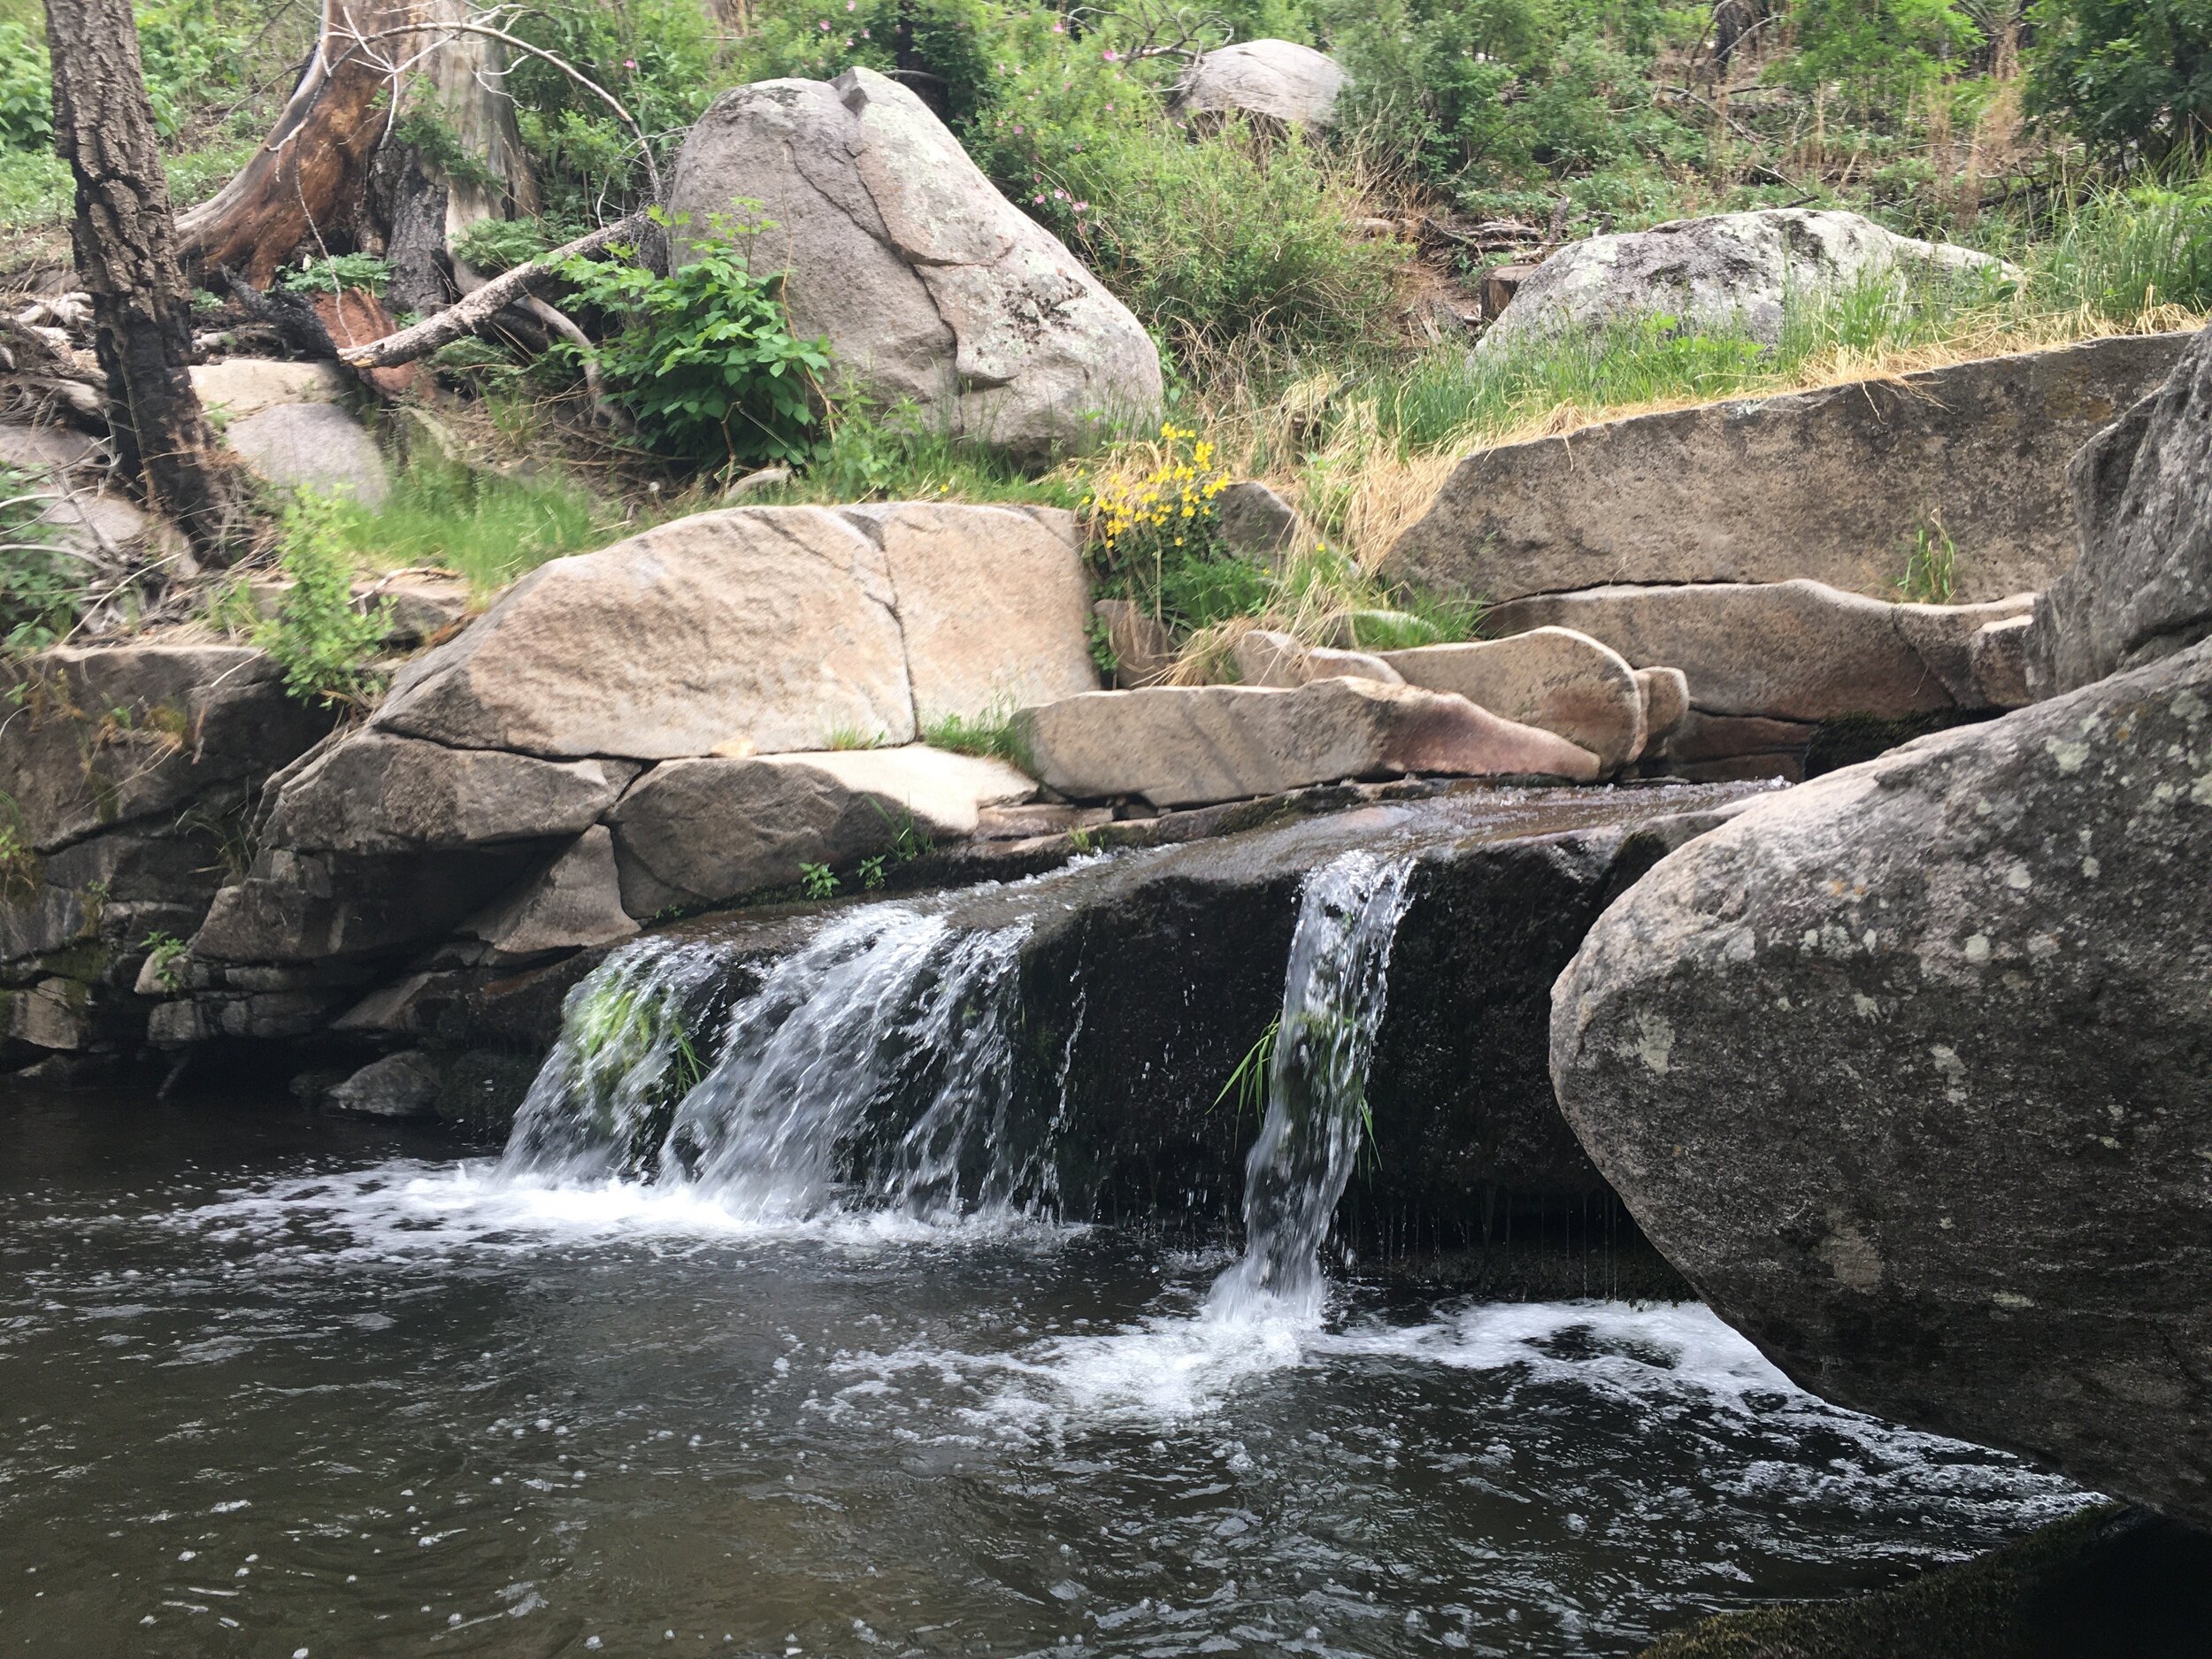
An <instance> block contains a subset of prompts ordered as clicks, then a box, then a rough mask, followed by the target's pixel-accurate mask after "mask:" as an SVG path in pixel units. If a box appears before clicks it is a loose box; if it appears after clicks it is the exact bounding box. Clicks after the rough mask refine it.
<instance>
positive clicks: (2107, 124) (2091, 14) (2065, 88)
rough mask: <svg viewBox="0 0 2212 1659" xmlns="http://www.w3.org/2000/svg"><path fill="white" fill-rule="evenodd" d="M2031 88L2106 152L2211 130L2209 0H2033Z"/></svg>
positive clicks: (2165, 143)
mask: <svg viewBox="0 0 2212 1659" xmlns="http://www.w3.org/2000/svg"><path fill="white" fill-rule="evenodd" d="M2030 17H2031V18H2032V20H2033V23H2034V26H2035V36H2034V44H2033V46H2032V49H2031V52H2030V56H2029V64H2030V82H2029V89H2030V94H2031V97H2032V104H2033V105H2034V107H2035V108H2037V109H2038V110H2039V111H2042V112H2044V113H2047V114H2055V115H2058V116H2060V117H2062V118H2063V119H2065V120H2066V121H2067V122H2068V123H2069V124H2070V126H2071V127H2073V128H2074V129H2075V130H2076V131H2077V132H2078V133H2080V134H2081V135H2082V136H2083V137H2084V138H2085V139H2087V140H2088V141H2089V142H2091V143H2092V144H2094V145H2096V146H2098V147H2099V148H2101V149H2102V150H2106V151H2107V152H2108V153H2113V154H2123V153H2124V152H2125V151H2127V150H2129V149H2131V148H2139V149H2140V150H2142V151H2143V153H2144V154H2145V155H2146V156H2147V157H2149V158H2150V159H2152V160H2154V161H2155V160H2159V159H2162V158H2163V157H2167V156H2169V155H2171V154H2173V153H2175V152H2177V151H2184V152H2191V153H2194V152H2199V151H2201V150H2202V149H2203V147H2204V143H2205V141H2206V140H2207V139H2208V138H2212V0H2035V4H2033V6H2032V8H2031V11H2030Z"/></svg>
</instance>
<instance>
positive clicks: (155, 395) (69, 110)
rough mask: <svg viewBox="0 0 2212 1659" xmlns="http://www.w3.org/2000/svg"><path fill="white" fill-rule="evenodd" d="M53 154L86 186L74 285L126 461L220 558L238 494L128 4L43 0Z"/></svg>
mask: <svg viewBox="0 0 2212 1659" xmlns="http://www.w3.org/2000/svg"><path fill="white" fill-rule="evenodd" d="M46 38H47V50H48V52H49V54H50V57H51V58H52V60H53V77H54V148H55V150H56V152H57V153H58V155H59V156H60V157H61V158H62V159H63V160H64V161H65V162H67V163H68V164H69V169H70V172H71V173H72V174H73V176H74V177H75V180H76V184H77V215H76V221H75V225H74V228H73V241H74V244H75V250H76V258H77V273H78V280H80V281H81V282H82V283H83V284H84V286H85V289H86V291H87V292H88V294H90V295H91V296H92V317H93V329H94V349H95V352H96V355H97V356H98V357H99V361H100V367H101V369H102V370H103V371H104V373H106V375H107V380H108V405H109V421H110V425H111V427H112V429H113V442H114V447H115V453H116V459H117V462H118V463H119V465H120V466H121V468H122V470H123V472H124V474H125V475H126V476H127V477H130V478H134V479H135V480H138V481H139V484H140V487H141V488H142V490H143V491H144V493H145V495H146V500H147V504H148V505H149V506H150V507H153V508H154V509H156V510H157V511H161V512H165V513H166V514H168V515H169V516H170V517H171V518H173V519H175V521H176V522H177V524H178V526H180V528H181V529H182V530H183V531H184V533H185V534H186V535H187V537H188V538H189V539H190V541H191V543H192V546H193V548H194V549H195V550H196V551H198V552H200V553H202V554H203V555H206V556H210V557H213V558H215V559H217V560H220V559H221V558H222V556H223V552H224V549H225V548H226V545H227V543H228V541H230V538H231V535H232V534H233V531H234V524H235V520H236V517H237V512H238V509H239V506H240V504H241V502H242V492H241V491H240V489H239V488H238V484H237V480H236V474H235V472H234V471H233V470H232V468H231V467H230V465H229V464H228V463H227V460H226V459H225V457H223V455H222V453H221V451H220V450H219V448H218V447H217V444H216V441H215V434H214V431H213V429H212V428H211V426H209V425H208V421H207V416H206V413H205V411H203V410H202V409H201V407H200V400H199V397H198V395H197V394H196V393H195V392H194V391H193V389H192V377H191V374H190V373H189V368H190V364H191V360H192V310H191V293H190V290H189V289H188V288H186V286H185V281H184V275H183V272H182V271H181V269H180V266H179V265H178V260H177V238H176V225H175V221H174V219H173V218H172V216H171V214H170V211H169V186H168V181H167V180H166V178H165V175H164V174H163V173H162V167H161V151H160V150H159V148H158V146H157V144H156V142H155V138H154V114H153V107H152V105H151V104H150V103H149V102H148V100H147V96H146V81H145V77H144V74H143V72H142V70H141V68H140V65H139V59H138V26H137V23H136V21H135V20H134V18H133V17H132V14H131V5H130V0H46Z"/></svg>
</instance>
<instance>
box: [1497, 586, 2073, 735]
mask: <svg viewBox="0 0 2212 1659" xmlns="http://www.w3.org/2000/svg"><path fill="white" fill-rule="evenodd" d="M2032 605H2033V600H2032V597H2031V596H2029V595H2019V596H2016V597H2015V598H2012V599H2007V600H2001V601H1997V602H1995V603H1988V604H1975V605H1899V604H1885V603H1882V602H1881V601H1879V600H1877V599H1869V598H1867V597H1865V596H1864V595H1860V594H1850V593H1844V592H1841V591H1839V589H1836V588H1830V587H1828V586H1826V585H1825V584H1824V583H1821V582H1814V581H1789V582H1770V583H1761V584H1756V585H1742V584H1733V583H1714V584H1709V585H1705V586H1699V587H1685V588H1642V587H1628V586H1615V587H1606V588H1591V589H1588V590H1586V591H1585V592H1580V593H1565V594H1547V595H1539V596H1537V597H1533V598H1528V599H1517V600H1514V601H1513V602H1512V603H1509V604H1503V605H1500V606H1498V607H1497V609H1495V610H1494V611H1491V612H1490V613H1489V618H1488V620H1489V622H1490V624H1491V626H1494V627H1496V628H1498V629H1500V630H1501V631H1507V632H1521V631H1524V630H1526V629H1530V628H1534V627H1540V626H1556V627H1565V628H1571V629H1574V630H1575V631H1576V632H1578V633H1580V634H1588V635H1589V636H1590V637H1592V638H1593V639H1596V640H1600V641H1603V642H1604V643H1605V644H1607V645H1609V646H1610V647H1612V649H1614V650H1616V651H1617V652H1618V653H1619V654H1620V655H1621V656H1622V657H1625V658H1626V659H1627V660H1628V661H1629V662H1630V663H1632V664H1635V665H1636V666H1637V667H1639V668H1643V667H1662V666H1663V667H1668V668H1678V669H1680V670H1681V671H1682V672H1683V673H1684V674H1685V675H1686V676H1687V677H1688V682H1689V694H1690V702H1691V703H1692V705H1693V706H1694V707H1695V708H1697V709H1699V710H1703V711H1704V712H1706V713H1709V714H1755V715H1762V716H1765V717H1767V718H1772V719H1785V720H1803V721H1819V720H1831V719H1838V718H1843V717H1845V716H1848V715H1870V716H1873V717H1875V718H1881V719H1900V718H1905V717H1907V716H1910V715H1916V714H1928V713H1933V712H1935V711H1938V710H1946V709H1974V708H1986V707H1989V706H1991V704H1990V702H1989V700H1988V699H1987V698H1986V697H1985V695H1983V694H1982V692H1981V690H1980V688H1979V687H1977V686H1976V685H1975V683H1974V680H1973V671H1972V665H1971V657H1970V651H1971V647H1970V641H1971V640H1972V638H1973V636H1974V634H1976V633H1977V632H1978V631H1979V630H1980V629H1981V628H1982V627H1983V626H1985V625H1986V624H1988V623H1991V622H1997V621H2001V620H2003V619H2005V618H2008V617H2017V616H2024V615H2026V614H2027V613H2028V612H2029V611H2030V610H2031V609H2032Z"/></svg>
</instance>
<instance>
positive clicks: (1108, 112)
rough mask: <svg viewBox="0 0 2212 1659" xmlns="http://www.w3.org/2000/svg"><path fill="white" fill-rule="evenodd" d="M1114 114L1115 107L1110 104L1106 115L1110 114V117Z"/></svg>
mask: <svg viewBox="0 0 2212 1659" xmlns="http://www.w3.org/2000/svg"><path fill="white" fill-rule="evenodd" d="M1113 112H1114V106H1113V105H1112V104H1108V105H1107V106H1106V113H1107V114H1109V115H1111V114H1112V113H1113Z"/></svg>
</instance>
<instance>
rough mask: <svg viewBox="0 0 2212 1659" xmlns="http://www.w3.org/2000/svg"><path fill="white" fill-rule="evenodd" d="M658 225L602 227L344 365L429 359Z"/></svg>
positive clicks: (351, 353) (352, 352) (354, 354)
mask: <svg viewBox="0 0 2212 1659" xmlns="http://www.w3.org/2000/svg"><path fill="white" fill-rule="evenodd" d="M651 222H652V221H651V220H650V219H648V218H647V217H646V215H645V214H643V213H641V212H639V213H633V214H631V215H630V216H629V217H628V218H626V219H617V220H616V221H615V222H614V223H613V224H611V225H605V226H602V227H600V228H599V229H597V230H595V231H593V232H592V233H591V234H589V235H588V236H579V237H578V238H577V239H576V240H575V241H574V242H569V243H567V244H566V245H565V246H564V247H559V248H556V249H555V250H553V251H552V252H551V253H549V254H544V255H541V256H540V257H538V258H535V259H530V260H526V261H525V262H524V263H522V264H521V265H517V266H515V267H514V269H512V270H511V271H507V272H503V273H501V274H500V275H498V276H495V277H494V278H493V279H492V280H490V281H488V282H487V283H485V284H484V286H483V287H481V288H478V289H476V290H475V291H474V292H473V293H472V294H470V295H468V296H466V297H465V298H464V299H461V300H459V301H457V303H454V304H451V305H449V306H447V307H446V308H445V310H443V311H440V312H438V313H437V315H436V316H434V317H426V318H424V319H423V320H422V321H420V322H419V323H417V324H416V325H415V326H413V327H411V328H403V329H401V330H400V331H399V332H398V333H397V334H387V335H385V336H384V338H383V339H381V340H373V341H371V342H369V343H368V344H367V345H365V346H355V347H352V348H350V349H342V350H341V351H340V352H339V353H338V360H339V361H340V362H342V363H346V364H350V365H352V366H353V367H355V368H357V369H388V368H390V367H392V366H393V365H396V364H401V363H412V362H414V361H415V360H416V359H417V358H418V357H428V356H429V355H430V354H431V353H432V352H434V351H435V350H436V349H438V348H439V347H441V346H446V345H450V344H452V342H455V341H456V340H458V339H460V338H461V336H462V335H464V334H474V333H475V332H476V331H477V330H478V329H479V328H480V327H481V326H483V325H484V324H486V323H488V322H489V321H490V320H491V319H492V318H493V317H495V315H497V314H498V313H499V312H500V311H503V310H505V309H506V308H507V307H508V306H509V305H511V304H513V303H514V302H515V301H517V300H518V299H520V298H522V297H523V296H525V295H526V294H527V293H528V292H529V291H530V285H531V284H532V283H533V282H539V281H542V280H545V279H546V278H547V277H549V276H551V275H552V274H553V267H554V266H555V265H559V264H560V263H562V262H563V261H564V260H567V259H573V258H574V257H577V255H579V254H587V253H596V252H598V251H599V250H601V249H602V248H604V247H605V246H607V244H608V243H610V242H620V241H622V240H623V239H624V238H625V237H629V236H640V235H642V234H644V233H645V230H646V227H648V226H649V224H650V223H651Z"/></svg>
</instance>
